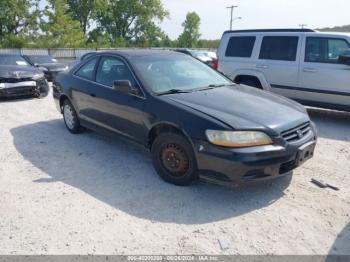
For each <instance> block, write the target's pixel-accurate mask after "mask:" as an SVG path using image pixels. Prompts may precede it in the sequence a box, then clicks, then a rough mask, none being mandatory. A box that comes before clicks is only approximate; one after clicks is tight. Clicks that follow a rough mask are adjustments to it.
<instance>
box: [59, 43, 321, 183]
mask: <svg viewBox="0 0 350 262" xmlns="http://www.w3.org/2000/svg"><path fill="white" fill-rule="evenodd" d="M53 89H54V100H55V102H56V105H57V108H58V110H59V111H60V112H61V113H63V117H64V121H65V124H66V126H67V128H68V130H69V131H70V132H71V133H78V132H79V131H81V126H83V127H87V128H90V129H94V130H105V131H106V130H108V131H111V132H112V133H117V134H121V135H123V136H126V137H128V138H130V139H132V140H134V141H137V142H139V143H141V144H143V145H145V146H146V147H147V148H149V149H150V150H151V152H152V157H153V164H154V167H155V169H156V170H157V172H158V174H159V175H160V176H161V177H162V178H163V179H164V180H165V181H168V182H170V183H173V184H176V185H188V184H190V183H191V182H192V181H194V180H196V179H198V178H199V177H200V178H203V179H206V180H209V181H216V182H221V183H229V184H232V183H233V184H240V183H243V182H250V181H259V180H265V179H271V178H276V177H280V176H283V175H286V174H290V173H291V172H290V171H292V170H293V169H295V168H296V167H298V166H300V165H301V164H303V163H304V162H305V161H306V160H308V159H309V158H311V157H312V156H313V153H314V148H315V144H316V130H315V126H314V124H313V123H312V122H311V121H310V119H309V117H308V114H307V112H306V110H305V108H304V107H303V106H301V105H299V104H298V103H296V102H293V101H291V100H289V99H286V98H283V97H280V96H277V95H274V94H270V93H267V92H264V91H261V90H257V89H254V88H250V87H246V86H240V85H236V84H234V83H233V82H231V81H230V80H229V79H227V78H225V77H224V76H222V75H221V74H219V73H218V72H216V71H215V70H213V69H211V68H210V67H208V66H206V65H204V64H203V63H201V62H199V61H198V60H196V59H194V58H192V57H190V56H186V55H183V54H180V53H176V52H171V51H155V50H129V51H127V50H125V51H116V52H104V53H98V54H95V55H94V56H91V57H90V58H89V59H87V60H86V61H84V62H83V63H81V64H79V65H78V66H76V67H75V68H73V69H72V70H70V71H69V72H66V73H64V74H60V75H59V76H58V77H57V78H56V80H55V82H54V84H53Z"/></svg>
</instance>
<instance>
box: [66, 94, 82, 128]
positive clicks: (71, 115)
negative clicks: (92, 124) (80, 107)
mask: <svg viewBox="0 0 350 262" xmlns="http://www.w3.org/2000/svg"><path fill="white" fill-rule="evenodd" d="M63 119H64V123H65V124H66V127H67V129H68V130H69V132H71V133H73V134H77V133H79V132H80V122H79V118H78V115H77V113H76V112H75V109H74V107H73V105H72V103H71V102H70V101H69V100H68V99H66V100H64V102H63Z"/></svg>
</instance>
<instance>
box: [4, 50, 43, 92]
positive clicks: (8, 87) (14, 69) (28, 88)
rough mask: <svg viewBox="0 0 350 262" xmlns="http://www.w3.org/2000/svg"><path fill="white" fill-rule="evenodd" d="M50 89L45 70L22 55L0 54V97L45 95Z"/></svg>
mask: <svg viewBox="0 0 350 262" xmlns="http://www.w3.org/2000/svg"><path fill="white" fill-rule="evenodd" d="M48 91H49V86H48V83H47V81H46V79H45V77H44V74H43V72H41V71H40V70H38V69H37V68H35V67H33V66H31V65H30V64H28V63H27V61H26V60H24V59H23V57H21V56H20V55H7V54H6V55H5V54H4V55H0V97H6V98H7V97H17V96H35V97H44V96H46V95H47V94H48Z"/></svg>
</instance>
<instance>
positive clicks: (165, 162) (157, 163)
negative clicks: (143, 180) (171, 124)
mask: <svg viewBox="0 0 350 262" xmlns="http://www.w3.org/2000/svg"><path fill="white" fill-rule="evenodd" d="M151 151H152V160H153V165H154V168H155V169H156V171H157V173H158V175H159V176H160V177H161V178H162V179H163V180H164V181H166V182H168V183H172V184H175V185H178V186H187V185H190V184H191V183H192V182H193V181H194V180H196V179H197V178H198V168H197V162H196V159H195V155H194V153H193V149H192V146H191V144H190V143H189V142H188V141H187V139H186V138H185V137H184V136H182V135H179V134H176V133H163V134H160V135H159V136H158V137H156V139H155V141H154V143H153V145H152V150H151Z"/></svg>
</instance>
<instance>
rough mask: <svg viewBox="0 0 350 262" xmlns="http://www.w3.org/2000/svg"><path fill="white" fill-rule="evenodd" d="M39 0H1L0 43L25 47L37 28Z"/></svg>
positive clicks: (7, 45)
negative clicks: (28, 38)
mask: <svg viewBox="0 0 350 262" xmlns="http://www.w3.org/2000/svg"><path fill="white" fill-rule="evenodd" d="M39 15H40V11H39V9H38V0H0V44H1V45H2V46H6V47H23V46H24V45H25V44H26V42H27V39H26V38H27V37H28V36H29V34H32V33H33V32H35V31H36V30H37V18H38V17H39Z"/></svg>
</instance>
